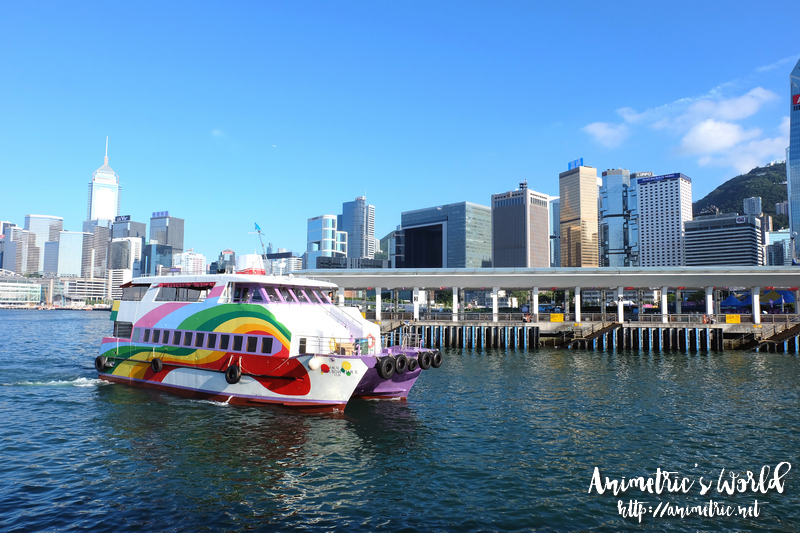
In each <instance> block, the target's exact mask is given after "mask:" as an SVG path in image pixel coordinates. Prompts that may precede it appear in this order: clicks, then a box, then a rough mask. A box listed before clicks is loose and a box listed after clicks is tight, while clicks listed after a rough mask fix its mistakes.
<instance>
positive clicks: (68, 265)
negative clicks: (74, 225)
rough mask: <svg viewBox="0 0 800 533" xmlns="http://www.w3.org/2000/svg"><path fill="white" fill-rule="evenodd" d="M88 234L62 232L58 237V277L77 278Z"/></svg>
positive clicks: (79, 274)
mask: <svg viewBox="0 0 800 533" xmlns="http://www.w3.org/2000/svg"><path fill="white" fill-rule="evenodd" d="M88 237H91V235H90V234H88V233H84V232H82V231H62V232H60V233H59V236H58V244H57V246H58V248H57V252H58V259H57V265H58V266H57V268H56V275H57V276H58V277H60V278H61V277H70V278H79V277H80V276H81V265H82V263H83V243H84V241H85V240H86V239H87V238H88Z"/></svg>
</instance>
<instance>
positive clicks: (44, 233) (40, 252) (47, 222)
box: [23, 215, 64, 274]
mask: <svg viewBox="0 0 800 533" xmlns="http://www.w3.org/2000/svg"><path fill="white" fill-rule="evenodd" d="M25 229H26V230H28V231H29V232H30V235H31V236H32V237H33V239H32V241H31V244H30V245H29V246H28V261H27V264H26V265H27V266H26V270H25V272H23V274H43V273H44V249H45V246H44V244H45V243H46V242H52V241H58V234H59V232H60V231H61V230H63V229H64V219H63V218H61V217H54V216H50V215H25Z"/></svg>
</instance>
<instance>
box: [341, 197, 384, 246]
mask: <svg viewBox="0 0 800 533" xmlns="http://www.w3.org/2000/svg"><path fill="white" fill-rule="evenodd" d="M337 226H338V230H339V231H343V232H345V233H347V257H355V258H361V257H367V258H369V259H372V258H373V257H375V249H376V248H377V246H378V245H377V243H376V241H375V206H374V205H369V204H367V197H366V196H359V197H358V198H356V199H355V200H354V201H352V202H344V203H343V204H342V215H341V218H340V219H338V220H337Z"/></svg>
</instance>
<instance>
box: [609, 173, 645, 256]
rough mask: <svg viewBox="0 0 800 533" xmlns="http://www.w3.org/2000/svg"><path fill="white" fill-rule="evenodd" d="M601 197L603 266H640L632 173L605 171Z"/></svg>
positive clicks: (636, 202) (636, 212) (637, 215)
mask: <svg viewBox="0 0 800 533" xmlns="http://www.w3.org/2000/svg"><path fill="white" fill-rule="evenodd" d="M600 200H601V201H600V266H606V267H637V266H639V229H638V219H639V212H638V206H637V204H638V201H637V194H636V187H632V186H631V177H630V172H628V171H627V170H625V169H623V168H618V169H610V170H606V171H605V172H603V186H602V187H601V189H600Z"/></svg>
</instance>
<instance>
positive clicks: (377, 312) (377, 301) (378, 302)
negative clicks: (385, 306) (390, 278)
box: [375, 287, 381, 322]
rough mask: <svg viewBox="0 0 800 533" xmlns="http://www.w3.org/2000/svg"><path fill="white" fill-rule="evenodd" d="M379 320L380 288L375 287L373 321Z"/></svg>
mask: <svg viewBox="0 0 800 533" xmlns="http://www.w3.org/2000/svg"><path fill="white" fill-rule="evenodd" d="M380 321H381V288H380V287H375V322H380Z"/></svg>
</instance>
